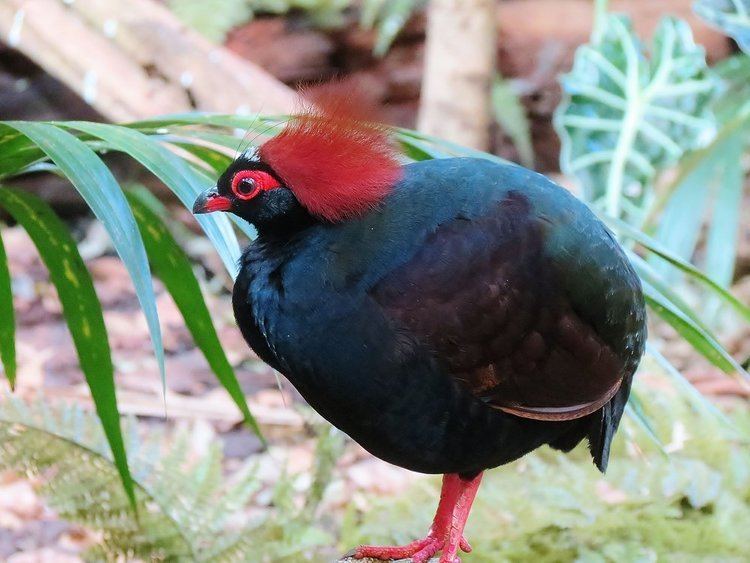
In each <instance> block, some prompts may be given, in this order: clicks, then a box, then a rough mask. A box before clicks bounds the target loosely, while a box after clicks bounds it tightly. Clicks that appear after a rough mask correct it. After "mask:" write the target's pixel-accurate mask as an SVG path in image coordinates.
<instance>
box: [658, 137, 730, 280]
mask: <svg viewBox="0 0 750 563" xmlns="http://www.w3.org/2000/svg"><path fill="white" fill-rule="evenodd" d="M717 148H718V147H717ZM720 160H721V155H720V153H719V151H712V152H711V153H709V154H706V155H705V158H702V159H701V160H700V162H699V163H698V164H697V166H696V167H695V168H693V169H692V170H691V171H690V172H689V173H687V174H686V175H685V176H684V177H683V178H682V181H681V182H680V183H679V184H676V185H675V187H674V188H669V189H670V190H671V189H673V191H672V196H671V197H670V198H669V201H668V203H667V205H666V207H665V208H664V212H663V213H662V214H661V217H660V218H659V225H658V227H657V229H656V234H655V237H656V238H657V239H658V240H659V242H661V243H662V244H663V245H664V247H665V248H667V249H669V250H670V251H671V252H674V254H675V255H676V256H679V257H680V258H681V259H683V260H690V258H691V257H692V256H693V252H694V251H695V247H696V246H697V244H698V240H699V238H700V234H701V229H702V227H703V221H704V220H705V218H706V208H707V206H708V203H709V198H710V195H711V190H712V187H713V185H714V184H715V183H716V182H717V168H718V166H719V164H720ZM663 266H665V264H660V265H659V266H658V267H657V268H658V270H659V271H660V272H661V273H662V274H664V275H665V276H667V277H668V278H669V279H670V280H671V281H674V280H675V276H674V275H670V271H669V270H668V269H666V268H664V267H663ZM674 273H675V272H674V270H672V272H671V274H674Z"/></svg>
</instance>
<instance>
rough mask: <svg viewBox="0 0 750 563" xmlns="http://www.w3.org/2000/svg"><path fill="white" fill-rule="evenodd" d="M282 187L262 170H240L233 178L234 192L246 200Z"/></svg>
mask: <svg viewBox="0 0 750 563" xmlns="http://www.w3.org/2000/svg"><path fill="white" fill-rule="evenodd" d="M280 185H281V184H280V183H279V181H278V180H276V178H274V177H273V176H271V175H270V174H269V173H268V172H263V171H262V170H240V171H239V172H237V173H236V174H235V175H234V176H232V192H233V193H234V195H235V196H236V197H238V198H239V199H244V200H249V199H253V198H254V197H256V196H257V195H258V194H259V193H260V192H267V191H268V190H272V189H274V188H278V187H279V186H280Z"/></svg>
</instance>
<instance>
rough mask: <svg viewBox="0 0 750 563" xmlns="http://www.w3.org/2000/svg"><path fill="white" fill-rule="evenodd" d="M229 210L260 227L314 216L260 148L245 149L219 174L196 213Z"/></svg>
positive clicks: (281, 226) (290, 224)
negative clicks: (263, 155) (276, 171)
mask: <svg viewBox="0 0 750 563" xmlns="http://www.w3.org/2000/svg"><path fill="white" fill-rule="evenodd" d="M214 211H228V212H230V213H234V214H235V215H237V216H238V217H241V218H243V219H244V220H246V221H247V222H249V223H252V224H253V225H255V226H256V227H257V228H258V230H259V231H261V232H263V231H271V230H288V229H294V228H297V227H299V226H300V225H303V224H307V223H309V222H311V221H312V217H311V216H310V215H309V213H308V212H307V211H306V210H305V209H304V207H302V205H301V204H300V203H299V201H298V200H297V198H296V196H295V195H294V193H293V192H292V190H291V189H289V188H288V187H287V186H286V185H284V182H283V181H282V180H281V178H279V176H278V175H277V174H276V173H275V172H274V171H273V169H272V168H271V167H270V166H268V165H267V164H266V163H264V162H263V161H262V160H260V158H259V156H258V152H257V151H256V150H254V149H250V150H248V151H245V152H244V153H242V154H241V155H240V156H239V157H238V158H237V159H236V160H235V161H234V162H232V164H231V165H229V167H228V168H227V169H226V170H225V171H224V173H223V174H222V175H221V176H220V177H219V180H218V182H217V183H216V187H213V188H211V189H208V190H206V191H205V192H203V193H202V194H200V195H199V196H198V198H197V199H196V200H195V204H194V205H193V213H196V214H200V213H212V212H214Z"/></svg>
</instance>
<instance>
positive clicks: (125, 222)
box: [6, 121, 166, 388]
mask: <svg viewBox="0 0 750 563" xmlns="http://www.w3.org/2000/svg"><path fill="white" fill-rule="evenodd" d="M6 125H8V126H10V127H13V128H14V129H16V130H18V131H20V132H21V133H23V134H24V135H25V136H26V137H28V138H29V139H30V140H31V141H33V142H34V143H35V144H36V145H37V146H38V147H39V148H40V149H41V150H42V151H43V152H44V153H45V154H46V155H47V156H48V157H49V158H50V160H51V161H52V162H54V163H55V164H56V165H57V166H58V167H59V169H60V170H61V171H62V172H63V173H64V174H65V176H66V177H67V178H68V179H69V180H70V182H71V184H73V186H75V188H76V189H77V190H78V192H79V193H80V194H81V196H82V197H83V199H84V200H85V201H86V203H87V204H88V205H89V207H90V208H91V210H92V211H93V212H94V215H96V216H97V218H98V219H99V220H100V221H101V222H102V224H103V225H104V228H105V229H106V230H107V233H108V234H109V236H110V238H111V239H112V244H113V246H114V248H115V250H116V251H117V253H118V254H119V255H120V258H121V259H122V261H123V264H125V267H126V268H127V270H128V273H129V274H130V278H131V279H132V280H133V286H134V287H135V291H136V295H137V297H138V300H139V302H140V304H141V308H142V309H143V313H144V315H145V316H146V322H147V324H148V327H149V331H150V333H151V341H152V343H153V348H154V354H155V355H156V361H157V364H158V366H159V372H160V373H161V378H162V386H163V388H166V376H165V371H164V346H163V344H162V336H161V329H160V328H159V316H158V314H157V311H156V299H155V298H154V290H153V287H152V286H151V275H150V272H149V269H148V260H147V258H146V250H145V249H144V247H143V241H142V240H141V237H140V235H139V234H138V227H137V225H136V222H135V219H134V218H133V214H132V213H131V211H130V207H129V206H128V202H127V200H126V199H125V196H124V195H123V193H122V190H121V189H120V186H119V185H118V184H117V181H116V180H115V178H114V176H112V173H111V172H110V171H109V169H108V168H107V167H106V166H105V164H104V163H103V162H102V161H101V160H100V159H99V158H98V157H97V156H96V154H95V153H94V152H93V151H92V150H91V149H90V148H89V147H88V146H86V144H85V143H83V142H82V141H81V140H79V139H78V138H76V137H75V136H73V135H72V134H70V133H68V132H67V131H63V130H62V129H60V128H58V127H55V126H54V125H51V124H49V123H30V122H22V121H9V122H6Z"/></svg>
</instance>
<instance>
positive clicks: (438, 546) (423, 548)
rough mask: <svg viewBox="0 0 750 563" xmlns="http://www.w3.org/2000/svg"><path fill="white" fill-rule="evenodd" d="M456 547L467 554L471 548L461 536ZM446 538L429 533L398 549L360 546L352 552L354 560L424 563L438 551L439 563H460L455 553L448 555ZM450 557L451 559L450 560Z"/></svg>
mask: <svg viewBox="0 0 750 563" xmlns="http://www.w3.org/2000/svg"><path fill="white" fill-rule="evenodd" d="M458 547H459V548H460V549H461V551H464V552H466V553H469V552H470V551H471V546H470V545H469V542H467V541H466V538H464V537H463V536H461V539H460V541H459V544H458ZM447 548H448V538H447V537H445V538H442V539H441V538H439V537H437V536H435V535H433V534H432V532H430V533H429V534H428V535H427V537H426V538H424V539H422V540H416V541H413V542H411V543H410V544H408V545H403V546H399V547H390V546H378V545H362V546H360V547H358V548H357V549H356V550H354V555H353V556H352V557H354V558H355V559H363V558H365V557H369V558H371V559H381V560H389V559H409V558H411V560H412V563H426V562H427V561H429V560H430V559H431V558H432V557H433V556H435V555H436V554H437V552H438V551H442V552H443V557H441V558H440V561H441V563H461V558H460V557H456V552H455V551H454V552H453V553H452V554H451V553H448V551H447ZM451 556H452V558H451Z"/></svg>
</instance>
